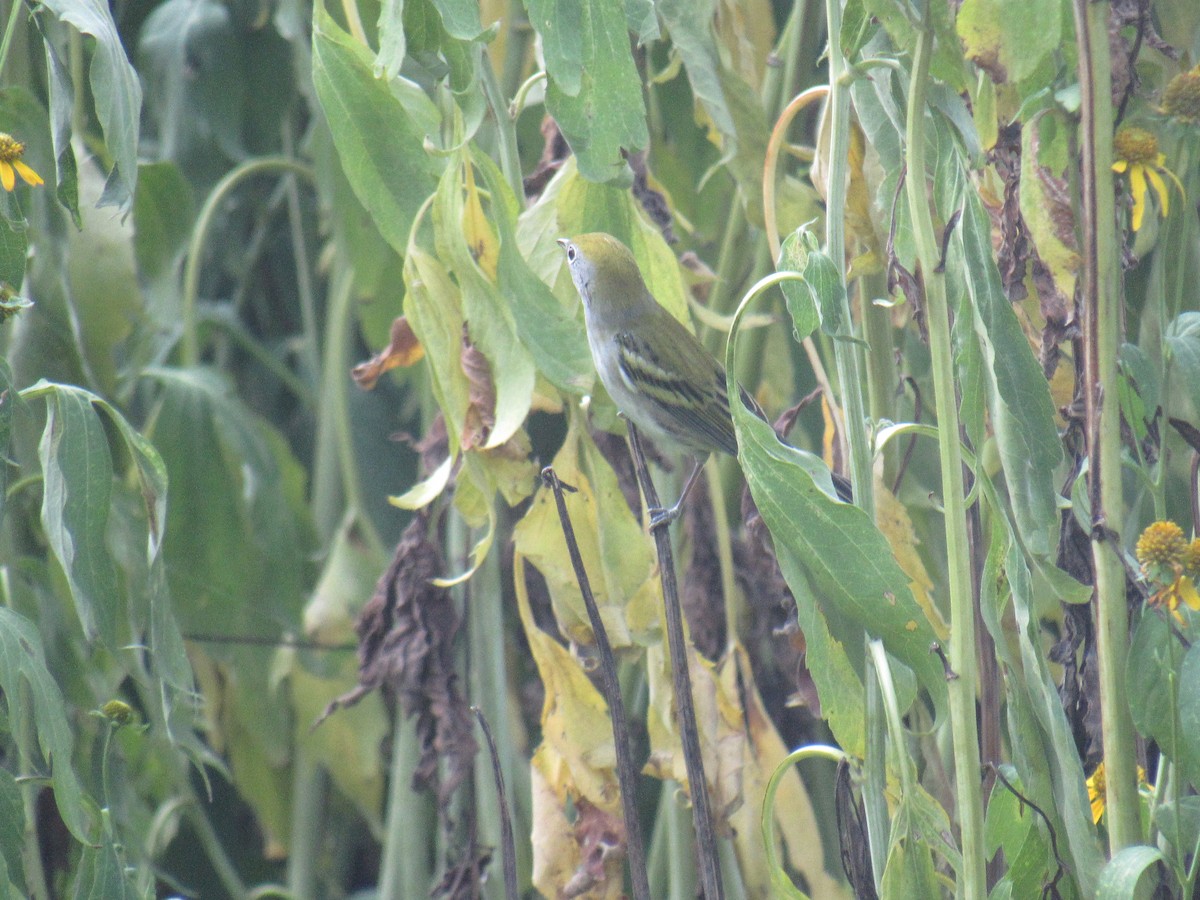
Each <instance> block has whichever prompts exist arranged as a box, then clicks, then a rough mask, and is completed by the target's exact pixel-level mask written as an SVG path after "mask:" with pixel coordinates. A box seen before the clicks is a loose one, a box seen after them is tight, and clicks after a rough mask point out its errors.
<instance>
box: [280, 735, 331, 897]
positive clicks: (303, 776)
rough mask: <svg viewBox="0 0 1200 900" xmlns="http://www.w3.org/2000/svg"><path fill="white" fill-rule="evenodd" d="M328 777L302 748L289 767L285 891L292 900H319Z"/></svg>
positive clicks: (297, 749) (299, 747) (301, 747)
mask: <svg viewBox="0 0 1200 900" xmlns="http://www.w3.org/2000/svg"><path fill="white" fill-rule="evenodd" d="M328 783H329V782H328V776H327V775H326V774H325V772H324V770H323V769H322V768H321V766H320V765H318V764H317V763H316V762H315V761H314V760H313V757H312V754H311V753H310V752H309V750H308V749H306V748H305V747H304V746H303V745H300V746H298V747H297V748H296V757H295V759H294V761H293V763H292V817H291V822H292V826H291V837H290V840H289V847H288V872H287V882H288V890H289V891H291V893H292V895H293V896H295V897H316V896H319V892H318V890H317V888H318V882H317V872H318V871H319V870H320V869H321V864H320V860H319V859H318V857H319V855H320V847H321V839H322V836H323V835H324V833H325V827H326V825H327V824H328V823H327V821H326V815H325V813H326V800H327V797H328Z"/></svg>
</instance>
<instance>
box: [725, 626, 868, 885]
mask: <svg viewBox="0 0 1200 900" xmlns="http://www.w3.org/2000/svg"><path fill="white" fill-rule="evenodd" d="M732 653H733V661H734V664H727V665H725V666H724V667H723V669H722V676H721V679H722V681H723V682H725V684H726V689H727V690H729V689H733V690H735V691H736V690H737V684H738V681H739V680H740V683H741V685H742V690H741V691H740V692H739V694H740V696H741V697H742V699H743V701H744V707H743V712H744V716H743V720H744V722H745V726H746V735H747V740H746V741H745V743H744V744H743V747H744V750H745V757H744V759H743V769H742V771H743V775H742V781H743V787H742V791H743V793H744V795H745V799H746V802H745V803H744V804H743V805H742V806H741V807H740V808H739V809H738V810H737V811H736V812H735V813H734V814H733V816H732V818H731V819H730V821H729V824H730V826H732V828H733V830H734V834H735V837H734V849H735V851H736V852H737V856H738V863H739V867H740V869H741V874H742V880H743V881H744V882H745V884H746V896H747V897H750V898H762V900H769V898H771V897H774V896H775V894H774V892H773V891H772V890H771V873H770V872H769V870H768V869H767V856H766V851H765V848H764V847H763V842H762V837H761V835H762V830H761V829H760V828H759V822H760V817H761V816H762V814H763V802H764V800H765V798H766V792H767V782H768V781H770V779H771V774H772V773H773V772H774V771H775V769H776V768H778V766H779V764H780V763H781V762H782V761H783V759H784V757H785V756H787V752H788V751H787V748H786V747H785V746H784V743H783V739H782V738H780V736H779V732H777V731H776V730H775V725H774V724H773V723H772V722H771V720H770V718H769V717H768V716H767V712H766V710H765V709H764V708H763V703H762V697H761V696H759V692H758V686H757V685H756V684H755V683H754V673H753V672H752V671H751V669H750V665H749V661H748V660H747V658H746V651H745V649H744V648H742V647H741V646H740V645H737V646H735V647H734V648H733V650H732ZM735 678H736V679H737V680H735ZM775 822H776V824H777V826H778V828H777V834H778V835H779V842H780V844H781V845H785V846H786V848H787V859H788V861H789V863H790V864H791V866H792V868H794V869H795V870H796V871H797V872H798V873H799V874H800V875H801V876H802V877H803V878H804V882H805V883H806V885H807V888H808V893H809V895H810V896H812V897H821V898H834V897H843V896H845V895H846V891H845V889H844V888H843V887H842V886H841V884H840V883H839V881H838V880H837V879H836V878H834V877H833V876H831V875H830V874H829V873H828V872H827V871H825V854H824V852H823V851H822V848H821V840H820V835H821V831H820V828H819V827H818V825H817V817H816V814H815V813H814V811H813V808H812V803H811V802H810V801H809V798H808V793H807V791H806V790H805V788H804V782H803V781H802V780H801V779H800V775H799V772H798V771H797V769H796V768H795V766H793V767H792V768H791V769H790V770H789V771H788V772H787V774H785V775H784V776H783V778H782V779H781V780H780V782H779V787H778V789H777V793H776V795H775ZM780 858H782V855H781V857H780Z"/></svg>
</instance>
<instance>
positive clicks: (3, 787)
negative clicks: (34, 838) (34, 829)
mask: <svg viewBox="0 0 1200 900" xmlns="http://www.w3.org/2000/svg"><path fill="white" fill-rule="evenodd" d="M24 842H25V808H24V806H23V804H22V802H21V789H20V788H19V787H17V780H16V778H14V777H13V775H12V773H11V772H9V771H8V769H4V768H0V866H2V867H4V868H6V869H7V870H8V871H7V872H4V871H0V897H3V896H4V893H3V889H4V888H5V887H6V886H7V883H8V876H9V873H14V874H16V875H17V876H18V877H19V876H20V874H21V871H22V869H23V868H24V866H23V864H22V862H21V846H22V845H23V844H24ZM22 886H23V885H22ZM23 893H25V894H26V895H27V896H28V892H27V891H25V892H23Z"/></svg>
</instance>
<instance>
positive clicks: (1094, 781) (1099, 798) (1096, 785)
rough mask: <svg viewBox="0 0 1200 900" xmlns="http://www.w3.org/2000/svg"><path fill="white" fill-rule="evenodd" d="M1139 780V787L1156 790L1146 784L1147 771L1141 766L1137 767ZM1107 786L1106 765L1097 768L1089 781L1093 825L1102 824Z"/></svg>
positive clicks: (1102, 764)
mask: <svg viewBox="0 0 1200 900" xmlns="http://www.w3.org/2000/svg"><path fill="white" fill-rule="evenodd" d="M1137 779H1138V785H1139V787H1146V788H1148V789H1149V790H1151V791H1153V790H1154V785H1148V784H1146V770H1145V769H1143V768H1142V767H1141V766H1138V767H1137ZM1106 788H1107V785H1106V783H1105V780H1104V763H1103V762H1101V763H1100V765H1098V766H1096V771H1094V772H1093V773H1092V777H1091V778H1089V779H1088V780H1087V790H1088V800H1089V801H1090V802H1091V804H1092V823H1093V824H1094V825H1099V824H1100V819H1101V817H1102V816H1103V815H1104V800H1105V793H1104V792H1105V790H1106Z"/></svg>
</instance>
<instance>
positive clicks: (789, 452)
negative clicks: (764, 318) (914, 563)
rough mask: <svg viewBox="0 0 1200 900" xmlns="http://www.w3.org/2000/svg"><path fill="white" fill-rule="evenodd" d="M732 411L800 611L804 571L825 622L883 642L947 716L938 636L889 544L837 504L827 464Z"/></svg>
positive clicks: (858, 513) (750, 480) (743, 412)
mask: <svg viewBox="0 0 1200 900" xmlns="http://www.w3.org/2000/svg"><path fill="white" fill-rule="evenodd" d="M731 405H732V406H733V415H734V423H735V425H736V426H737V433H738V461H739V462H740V463H741V465H742V469H743V471H744V472H745V474H746V482H747V484H748V485H749V487H750V493H751V494H752V495H753V497H754V501H755V503H756V504H757V505H758V509H759V512H760V514H761V515H762V517H763V521H764V522H766V524H767V527H768V528H769V529H770V531H771V535H772V537H773V538H774V542H775V549H776V552H777V554H778V556H779V560H780V567H781V568H782V569H783V573H784V577H785V578H788V582H789V586H791V587H792V590H793V593H795V594H796V595H797V603H799V602H800V598H801V596H802V595H806V594H807V590H806V589H805V588H806V585H802V584H800V583H797V584H795V585H793V584H792V581H793V579H794V578H795V573H797V572H799V571H803V572H805V573H807V577H808V579H811V581H812V583H813V587H814V588H815V589H816V591H817V592H818V593H819V596H820V597H821V598H822V600H821V603H822V607H823V610H822V611H823V613H824V614H825V615H826V617H827V618H828V615H829V614H830V613H834V612H836V614H837V615H838V616H840V617H842V618H844V620H846V621H849V622H853V623H854V624H855V625H856V626H858V627H859V628H861V629H862V630H863V631H865V632H866V633H867V634H869V635H871V636H872V637H875V638H879V639H880V640H882V641H883V644H884V647H885V648H886V649H887V650H888V652H889V653H890V654H891V655H892V656H894V657H895V658H896V659H898V660H900V661H901V662H903V663H904V664H905V665H906V666H908V667H909V668H911V669H912V670H913V672H914V673H915V674H916V676H917V680H918V681H919V682H920V684H921V686H922V687H923V688H925V689H926V690H927V691H928V692H929V694H930V696H931V698H932V699H933V702H934V704H935V706H936V707H937V709H938V710H939V714H940V712H941V711H944V710H945V704H946V702H947V697H948V694H947V689H946V676H945V672H944V670H943V669H942V665H941V663H940V662H939V661H938V659H937V657H936V656H934V655H933V654H932V653H930V651H929V647H930V644H931V643H933V642H934V641H935V639H936V634H935V632H934V630H933V625H932V624H931V623H930V621H929V619H928V618H927V617H926V616H925V613H924V612H923V611H922V610H921V608H920V606H919V605H918V604H917V602H916V600H914V599H913V595H912V592H911V591H910V590H909V587H908V578H907V576H905V574H904V572H903V571H902V570H901V569H900V567H899V566H898V565H897V564H896V561H895V558H894V557H893V556H892V552H891V548H890V547H888V545H887V540H886V539H885V538H884V536H883V535H882V534H881V533H880V532H879V530H878V529H877V528H876V527H875V525H874V523H873V522H872V521H871V518H870V517H869V516H868V515H867V514H866V513H865V512H863V510H861V509H858V508H857V507H855V506H851V505H849V504H845V503H840V502H838V501H837V500H835V499H833V489H832V485H831V484H830V483H829V481H828V477H829V476H828V472H827V471H826V470H824V467H823V466H822V465H821V463H819V462H818V461H817V460H815V459H812V458H809V457H807V456H806V455H805V454H803V453H802V452H801V451H799V450H796V449H795V448H793V447H789V446H787V445H786V444H783V443H781V442H780V441H779V439H778V438H777V437H776V436H775V433H774V431H773V430H772V429H771V427H770V426H769V425H768V424H767V423H766V422H763V421H762V420H761V419H758V418H757V417H756V416H755V415H753V414H752V413H751V412H750V411H749V410H747V409H746V408H745V407H744V405H743V404H741V403H734V404H731ZM814 473H815V474H814ZM817 478H819V479H820V482H818V480H816V479H817ZM822 483H823V485H825V487H823V486H819V485H820V484H822ZM826 488H827V489H826ZM810 646H811V641H810ZM818 687H819V685H818ZM822 702H824V698H822Z"/></svg>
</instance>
